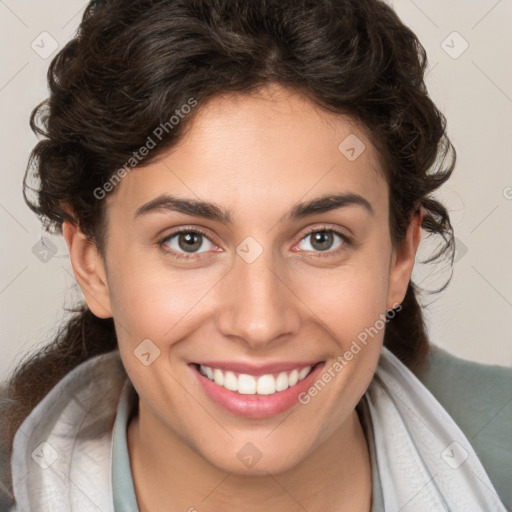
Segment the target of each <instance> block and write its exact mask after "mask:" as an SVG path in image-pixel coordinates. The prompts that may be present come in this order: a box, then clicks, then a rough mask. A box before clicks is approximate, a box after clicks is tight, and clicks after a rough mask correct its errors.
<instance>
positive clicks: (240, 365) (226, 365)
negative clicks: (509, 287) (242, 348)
mask: <svg viewBox="0 0 512 512" xmlns="http://www.w3.org/2000/svg"><path fill="white" fill-rule="evenodd" d="M320 362H321V361H319V360H318V359H316V360H313V361H280V362H275V363H266V364H256V363H249V362H247V361H239V362H237V361H196V362H195V363H194V364H200V365H203V366H209V367H210V368H218V369H219V370H223V371H231V372H234V373H246V374H249V375H255V376H258V375H266V374H268V373H279V372H287V371H291V370H295V369H297V370H300V369H302V368H305V367H306V366H313V365H315V364H317V363H320Z"/></svg>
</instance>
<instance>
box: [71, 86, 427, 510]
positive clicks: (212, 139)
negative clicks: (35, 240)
mask: <svg viewBox="0 0 512 512" xmlns="http://www.w3.org/2000/svg"><path fill="white" fill-rule="evenodd" d="M349 134H355V135H356V136H357V137H358V138H359V139H360V140H361V141H363V143H364V144H365V146H366V149H365V151H363V153H362V154H361V155H360V156H359V157H358V158H357V159H356V160H354V161H350V160H348V159H347V158H346V157H345V155H344V154H342V153H341V152H340V151H339V150H338V146H339V144H340V143H341V142H342V141H343V140H344V139H345V138H346V137H347V136H348V135H349ZM334 192H336V193H341V192H351V193H354V194H359V195H361V196H363V197H364V198H365V199H366V200H367V201H368V202H369V203H370V204H371V207H372V209H373V214H371V213H369V212H368V211H367V210H366V209H365V208H364V207H362V206H360V205H350V206H346V207H343V208H338V209H335V210H331V211H329V212H324V213H316V214H314V215H311V216H308V217H307V218H304V219H300V220H296V221H290V220H287V219H286V218H285V216H286V214H287V213H288V212H289V211H290V210H291V209H292V208H293V207H294V206H295V205H296V203H298V202H303V201H307V200H311V199H314V198H317V197H320V196H322V195H324V194H328V193H334ZM162 193H170V194H173V195H177V196H179V197H186V198H192V199H201V200H204V201H209V202H213V203H215V204H217V205H219V206H221V207H224V208H226V209H229V211H230V213H231V216H232V223H231V224H227V223H223V222H219V221H217V220H211V219H204V218H201V217H196V216H190V215H185V214H183V213H178V212H173V211H159V212H152V213H148V214H147V215H143V216H140V217H138V218H135V217H134V214H135V212H136V211H137V209H138V208H139V207H141V206H142V205H143V204H145V203H147V202H148V201H150V200H153V199H155V198H156V197H158V196H159V195H161V194H162ZM388 200H389V196H388V185H387V182H386V179H385V177H384V174H383V172H382V170H381V168H380V166H379V161H378V158H377V152H376V150H375V148H374V146H373V145H372V143H371V141H370V140H369V138H368V137H367V135H366V133H365V130H364V129H363V128H362V127H360V126H358V125H356V124H355V123H354V122H353V121H351V120H350V119H349V118H347V117H344V116H340V115H335V114H334V113H331V112H325V111H324V110H322V109H320V108H319V107H318V106H316V105H315V104H313V103H311V102H310V101H309V100H308V99H307V98H306V97H304V96H302V95H300V94H298V93H296V92H292V91H290V90H288V89H284V88H282V87H280V86H277V85H274V86H267V87H266V88H264V89H262V90H261V91H260V93H259V94H256V93H255V94H251V95H247V94H245V95H225V96H220V97H216V98H215V99H212V100H211V101H210V102H209V103H208V104H207V105H205V106H203V107H202V108H201V110H199V111H198V112H196V117H195V119H194V120H193V123H192V124H191V125H189V127H188V132H187V134H186V136H185V137H184V138H183V139H182V140H181V141H180V143H179V144H178V145H177V146H175V147H174V148H173V149H172V151H169V152H168V153H166V154H164V155H163V157H162V158H161V160H160V161H158V162H154V163H152V164H150V165H147V166H146V167H139V168H137V169H135V170H134V171H132V172H131V173H129V174H128V175H127V176H126V177H125V178H124V179H123V180H122V182H121V183H120V184H119V185H118V186H117V187H116V189H115V190H114V192H112V193H111V194H110V195H109V196H108V197H107V199H106V200H105V201H106V205H105V206H106V208H107V224H108V230H107V238H106V239H107V244H106V250H105V257H104V258H103V256H102V255H100V254H99V253H98V251H97V248H96V246H95V245H94V243H91V242H90V241H87V240H86V238H85V237H84V235H83V234H82V233H81V232H80V230H79V229H77V227H76V226H74V225H73V224H70V223H65V225H64V235H65V238H66V241H67V243H68V246H69V250H70V256H71V261H72V264H73V269H74V272H75V276H76V278H77V280H78V283H79V284H80V286H81V288H82V291H83V294H84V297H85V299H86V301H87V304H88V305H89V307H90V308H91V310H92V311H93V313H94V314H95V315H97V316H99V317H102V318H106V317H113V318H114V321H115V325H116V332H117V335H118V340H119V350H120V354H121V358H122V361H123V364H124V366H125V368H126V371H127V372H128V375H129V377H130V379H131V381H132V383H133V385H134V386H135V388H136V390H137V392H138V395H139V414H138V416H136V417H135V418H134V419H132V421H131V422H130V424H129V426H128V449H129V454H130V461H131V470H132V475H133V479H134V484H135V490H136V495H137V499H138V502H139V506H140V510H141V512H145V511H150V510H151V511H155V510H173V511H174V510H177V511H178V510H183V511H187V510H194V508H195V509H196V510H198V511H199V512H204V511H212V512H213V511H218V510H227V509H229V510H237V511H238V510H247V511H263V510H280V511H290V512H291V511H299V510H301V511H303V510H307V511H309V512H316V511H323V512H325V511H337V510H340V503H342V504H343V510H344V511H347V512H352V511H353V512H355V511H358V512H361V511H365V512H367V511H369V510H370V507H371V466H370V458H369V453H368V447H367V443H366V439H365V436H364V432H363V430H362V427H361V424H360V422H359V418H358V415H357V413H356V412H355V406H356V405H357V403H358V401H359V400H360V398H361V397H362V395H363V394H364V392H365V391H366V389H367V387H368V385H369V384H370V381H371V378H372V376H373V373H374V371H375V368H376V366H377V363H378V359H379V355H380V351H381V347H382V343H383V335H384V330H381V331H379V334H378V335H377V336H375V337H374V338H373V339H372V340H371V342H369V343H368V345H367V346H366V347H365V348H364V349H363V350H361V352H359V353H358V354H357V355H356V356H354V358H353V359H352V360H351V361H350V363H349V364H347V366H346V367H345V368H344V369H343V370H342V371H341V372H339V373H337V375H336V377H335V378H334V379H332V380H331V382H330V383H329V384H328V385H327V386H325V388H324V389H323V390H322V391H321V392H320V393H318V395H317V396H316V397H314V398H313V399H311V401H310V403H309V404H307V405H302V404H299V403H297V404H296V405H294V406H293V408H292V409H291V410H289V411H286V412H284V413H283V414H280V415H277V416H273V417H270V418H266V419H246V418H241V417H238V416H235V415H233V414H230V413H228V412H227V411H225V410H224V409H222V408H220V407H219V406H217V405H216V404H214V403H213V402H211V401H210V399H209V398H208V397H207V396H206V395H205V394H204V392H203V390H202V388H201V387H200V385H199V382H198V381H197V378H196V376H195V375H194V374H193V373H192V372H191V371H190V368H189V367H188V366H187V364H188V363H190V362H193V361H201V360H202V361H205V360H213V361H215V360H221V359H233V360H247V361H252V362H258V363H261V362H268V361H307V360H317V361H325V362H326V363H325V368H326V369H327V368H329V367H332V365H333V363H334V362H335V361H336V358H337V357H338V356H340V355H343V354H344V353H345V352H346V351H347V350H348V348H349V347H350V345H351V343H352V341H353V340H355V339H356V338H357V336H358V334H359V333H360V332H362V331H364V329H365V328H367V327H370V326H373V325H374V324H375V322H376V320H378V318H379V315H380V314H384V313H385V312H386V310H387V309H390V308H392V307H393V306H396V305H397V304H399V303H401V302H402V300H403V298H404V296H405V293H406V289H407V285H408V282H409V280H410V276H411V272H412V269H413V265H414V257H415V254H416V250H417V247H418V244H419V240H420V232H421V227H420V223H421V213H418V214H415V215H414V216H413V217H411V222H410V226H409V229H408V231H407V234H406V237H405V239H404V240H403V242H402V243H401V244H400V245H399V246H397V247H393V245H392V243H391V238H390V231H389V206H388ZM180 227H186V228H191V229H192V228H201V229H203V230H205V231H206V232H207V236H208V238H201V235H199V236H200V241H201V240H202V241H203V244H202V246H201V247H200V248H199V249H197V248H196V249H195V251H196V252H195V253H194V252H192V253H187V252H186V251H185V250H184V249H180V246H179V244H178V241H179V235H178V236H176V237H174V239H173V241H172V242H171V241H168V242H167V246H166V247H167V249H168V250H171V251H172V249H174V250H175V251H176V252H178V253H179V254H181V255H185V256H186V255H189V256H192V258H195V259H190V260H176V259H174V258H173V257H172V256H171V254H170V253H169V252H165V250H164V249H163V247H164V246H161V245H159V243H158V242H159V241H161V240H162V239H163V238H165V237H166V236H169V235H171V234H172V232H173V231H175V230H176V229H178V228H180ZM313 228H318V229H317V231H322V230H325V229H338V230H340V232H341V233H343V234H345V235H346V236H348V237H349V239H350V243H348V244H347V243H346V242H344V241H343V240H342V239H341V238H339V237H338V236H337V235H336V234H333V239H332V246H331V248H329V246H328V244H327V247H328V249H327V250H324V251H322V250H321V249H318V247H319V244H318V243H316V244H315V241H314V238H313V235H309V236H306V233H307V232H308V231H309V229H313ZM247 236H251V237H253V238H254V239H255V240H256V241H257V242H258V244H259V245H260V246H261V248H262V250H263V252H262V253H261V255H260V256H259V257H257V258H256V259H255V260H254V261H253V262H252V263H247V262H246V261H245V260H244V259H243V258H241V257H240V256H239V255H238V254H237V252H236V248H237V246H239V244H240V243H241V242H242V241H243V240H244V239H245V238H246V237H247ZM148 338H149V339H150V340H152V342H153V343H154V344H155V345H156V346H157V347H158V348H159V350H160V355H159V356H158V357H157V358H156V359H155V360H154V362H153V363H152V364H151V365H149V366H145V365H144V364H141V361H140V360H139V359H138V358H137V357H136V356H135V355H134V350H135V349H136V348H137V346H138V345H139V344H140V343H141V341H142V340H144V339H148ZM248 442H251V443H252V444H254V445H255V446H256V447H257V449H258V450H259V451H260V452H261V454H262V457H261V459H260V460H259V461H258V462H257V464H255V465H254V466H253V467H252V468H249V467H245V466H244V465H243V464H242V463H241V462H240V460H239V458H238V457H237V452H238V451H239V450H240V449H241V448H242V447H243V446H244V445H245V444H246V443H248Z"/></svg>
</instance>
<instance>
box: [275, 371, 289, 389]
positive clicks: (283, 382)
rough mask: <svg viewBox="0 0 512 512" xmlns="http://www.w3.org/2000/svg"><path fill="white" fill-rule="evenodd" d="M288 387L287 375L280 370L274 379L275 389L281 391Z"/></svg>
mask: <svg viewBox="0 0 512 512" xmlns="http://www.w3.org/2000/svg"><path fill="white" fill-rule="evenodd" d="M287 387H288V375H287V373H286V372H281V373H280V374H279V375H278V376H277V379H276V391H283V390H285V389H286V388H287Z"/></svg>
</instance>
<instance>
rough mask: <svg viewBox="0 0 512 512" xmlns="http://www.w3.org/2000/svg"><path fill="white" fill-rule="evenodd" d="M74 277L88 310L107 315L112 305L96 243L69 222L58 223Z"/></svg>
mask: <svg viewBox="0 0 512 512" xmlns="http://www.w3.org/2000/svg"><path fill="white" fill-rule="evenodd" d="M62 234H63V235H64V239H65V240H66V243H67V245H68V249H69V257H70V259H71V266H72V267H73V273H74V274H75V278H76V280H77V282H78V284H79V285H80V288H81V289H82V293H83V294H84V297H85V301H86V302H87V305H88V306H89V309H90V310H91V311H92V313H93V314H94V315H96V316H97V317H99V318H110V317H111V316H112V308H111V304H110V293H109V289H108V281H107V274H106V270H105V264H104V261H103V258H102V256H101V254H100V253H99V251H98V249H97V247H96V244H95V243H94V242H93V241H92V240H88V239H87V237H86V236H85V235H84V234H83V233H82V231H81V230H80V228H79V227H78V226H77V225H76V224H75V223H72V222H69V221H64V222H63V223H62Z"/></svg>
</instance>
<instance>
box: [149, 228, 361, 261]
mask: <svg viewBox="0 0 512 512" xmlns="http://www.w3.org/2000/svg"><path fill="white" fill-rule="evenodd" d="M319 232H327V233H335V234H336V235H338V236H339V237H340V238H341V239H342V240H343V245H342V246H341V247H338V248H337V249H335V250H333V251H331V250H327V251H325V253H322V252H321V251H315V252H318V254H316V255H315V256H308V257H311V258H317V257H320V258H327V257H331V256H333V255H335V254H338V252H341V251H343V250H344V249H345V248H346V246H350V245H352V241H351V240H350V238H349V237H347V235H345V234H344V233H342V232H341V231H338V230H337V229H334V228H331V227H329V226H319V227H315V228H313V229H311V230H309V231H308V232H306V233H304V235H302V236H301V238H300V240H299V241H300V242H301V241H302V240H304V238H306V237H308V236H309V235H312V234H313V233H319ZM182 233H195V234H198V235H202V236H204V237H205V238H208V240H210V238H209V236H208V234H207V233H206V232H205V231H203V230H201V229H200V228H181V229H178V230H176V231H173V232H172V233H170V234H169V235H167V236H166V237H165V238H163V239H162V240H160V241H159V242H158V246H159V247H160V248H161V249H162V250H163V251H164V252H165V253H166V254H168V255H170V256H171V257H173V258H175V259H177V260H191V259H197V257H196V256H194V255H193V253H191V255H190V256H184V255H183V254H182V253H176V252H175V251H174V250H169V249H167V248H166V247H165V244H166V243H167V242H168V241H169V240H171V239H172V238H174V237H175V236H177V235H180V234H182ZM210 241H211V240H210ZM212 243H213V242H212Z"/></svg>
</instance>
